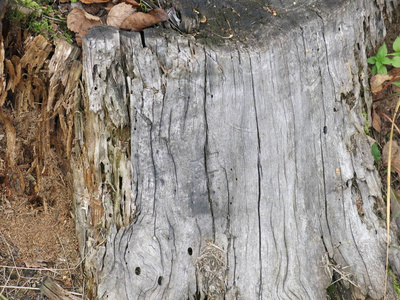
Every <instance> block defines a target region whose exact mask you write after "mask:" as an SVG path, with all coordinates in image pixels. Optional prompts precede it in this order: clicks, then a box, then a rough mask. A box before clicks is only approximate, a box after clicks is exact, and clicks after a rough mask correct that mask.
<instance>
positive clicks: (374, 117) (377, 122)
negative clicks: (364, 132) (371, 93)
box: [372, 108, 382, 132]
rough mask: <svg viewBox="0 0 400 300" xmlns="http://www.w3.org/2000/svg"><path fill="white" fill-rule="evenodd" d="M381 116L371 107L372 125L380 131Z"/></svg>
mask: <svg viewBox="0 0 400 300" xmlns="http://www.w3.org/2000/svg"><path fill="white" fill-rule="evenodd" d="M381 122H382V121H381V117H380V115H379V114H378V113H377V112H376V110H375V108H373V109H372V127H373V128H374V129H375V130H376V131H377V132H381Z"/></svg>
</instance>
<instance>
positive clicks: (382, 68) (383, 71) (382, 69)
mask: <svg viewBox="0 0 400 300" xmlns="http://www.w3.org/2000/svg"><path fill="white" fill-rule="evenodd" d="M376 67H377V68H378V73H379V74H386V75H387V69H386V67H385V66H383V65H382V64H380V65H378V63H377V64H376Z"/></svg>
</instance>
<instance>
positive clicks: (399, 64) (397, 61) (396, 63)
mask: <svg viewBox="0 0 400 300" xmlns="http://www.w3.org/2000/svg"><path fill="white" fill-rule="evenodd" d="M392 66H393V67H395V68H400V56H395V57H393V58H392Z"/></svg>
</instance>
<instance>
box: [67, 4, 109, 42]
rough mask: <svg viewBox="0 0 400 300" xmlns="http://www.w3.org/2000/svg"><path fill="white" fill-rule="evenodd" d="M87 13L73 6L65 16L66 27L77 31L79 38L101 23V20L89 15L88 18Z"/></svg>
mask: <svg viewBox="0 0 400 300" xmlns="http://www.w3.org/2000/svg"><path fill="white" fill-rule="evenodd" d="M88 15H89V14H88V13H86V12H85V11H83V10H82V9H80V8H77V7H75V8H74V9H73V10H71V11H70V13H69V14H68V16H67V27H68V29H69V30H71V31H73V32H75V33H77V34H78V35H79V36H80V37H81V38H82V37H83V36H84V35H85V34H86V33H88V31H89V29H90V28H92V27H94V26H97V25H101V24H102V23H103V22H102V21H101V20H100V19H97V17H96V16H93V15H91V16H90V18H88Z"/></svg>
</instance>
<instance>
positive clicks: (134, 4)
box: [124, 0, 140, 7]
mask: <svg viewBox="0 0 400 300" xmlns="http://www.w3.org/2000/svg"><path fill="white" fill-rule="evenodd" d="M124 1H125V2H126V3H128V4H131V5H132V6H134V7H139V6H140V4H139V3H137V2H136V1H135V0H124Z"/></svg>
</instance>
